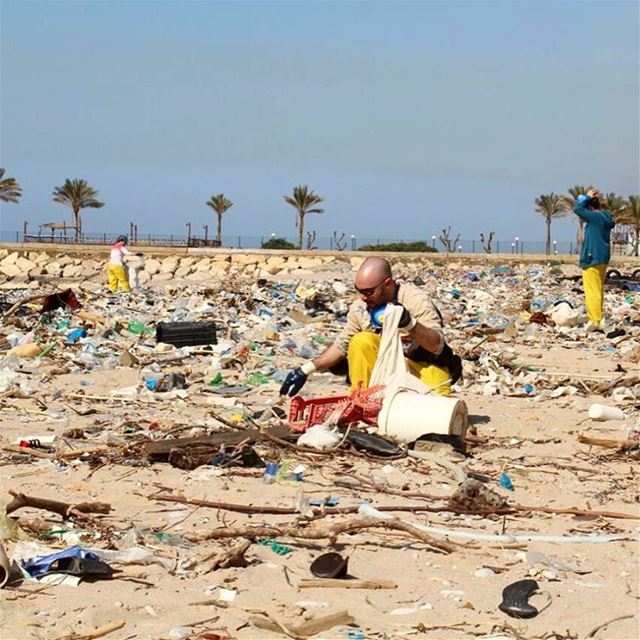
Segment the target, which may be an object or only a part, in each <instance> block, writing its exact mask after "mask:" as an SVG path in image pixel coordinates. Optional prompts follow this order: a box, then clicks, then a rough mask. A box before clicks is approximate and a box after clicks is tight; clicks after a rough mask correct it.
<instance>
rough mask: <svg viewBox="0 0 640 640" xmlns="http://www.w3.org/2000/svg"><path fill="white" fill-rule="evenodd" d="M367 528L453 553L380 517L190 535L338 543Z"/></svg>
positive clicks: (417, 532)
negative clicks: (400, 533)
mask: <svg viewBox="0 0 640 640" xmlns="http://www.w3.org/2000/svg"><path fill="white" fill-rule="evenodd" d="M364 529H391V530H395V531H404V532H405V533H408V534H409V535H411V536H413V537H414V538H417V539H418V540H420V541H421V542H424V543H425V544H427V545H428V546H430V547H432V548H433V549H437V550H438V551H440V552H442V553H451V551H453V545H451V544H449V543H447V542H441V541H439V540H436V539H435V538H432V537H431V536H430V535H428V534H425V533H423V532H422V531H420V530H418V529H416V527H414V526H412V525H410V524H407V523H406V522H402V521H400V520H397V519H391V520H377V519H375V518H354V519H353V520H347V521H346V522H336V523H334V524H330V525H315V526H313V527H308V528H301V527H277V526H264V527H223V528H220V529H214V530H213V531H210V532H209V533H206V534H204V535H200V536H197V535H191V536H186V537H187V539H188V540H190V541H191V542H202V541H204V540H221V539H224V538H276V537H288V538H300V539H303V540H319V539H322V538H329V540H330V541H331V542H332V543H335V541H336V538H337V537H338V536H339V535H340V534H341V533H358V532H360V531H362V530H364Z"/></svg>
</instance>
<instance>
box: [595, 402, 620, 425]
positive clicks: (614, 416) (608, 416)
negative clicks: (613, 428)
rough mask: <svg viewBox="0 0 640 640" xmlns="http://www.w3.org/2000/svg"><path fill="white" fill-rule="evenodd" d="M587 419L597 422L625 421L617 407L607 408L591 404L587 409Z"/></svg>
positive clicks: (603, 405) (602, 405) (604, 405)
mask: <svg viewBox="0 0 640 640" xmlns="http://www.w3.org/2000/svg"><path fill="white" fill-rule="evenodd" d="M589 417H590V418H591V419H592V420H597V421H599V422H604V421H605V420H625V419H626V416H625V415H624V412H623V411H621V410H620V409H618V407H608V406H607V405H606V404H592V405H591V406H590V407H589Z"/></svg>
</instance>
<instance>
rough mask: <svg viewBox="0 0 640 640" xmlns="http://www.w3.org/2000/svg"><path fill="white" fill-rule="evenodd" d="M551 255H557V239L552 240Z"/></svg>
mask: <svg viewBox="0 0 640 640" xmlns="http://www.w3.org/2000/svg"><path fill="white" fill-rule="evenodd" d="M553 255H554V256H557V255H558V241H557V240H554V241H553Z"/></svg>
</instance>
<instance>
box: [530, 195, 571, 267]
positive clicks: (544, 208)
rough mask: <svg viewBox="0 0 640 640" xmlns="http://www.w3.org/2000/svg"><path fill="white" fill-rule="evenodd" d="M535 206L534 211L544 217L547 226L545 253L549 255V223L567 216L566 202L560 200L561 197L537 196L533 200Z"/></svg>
mask: <svg viewBox="0 0 640 640" xmlns="http://www.w3.org/2000/svg"><path fill="white" fill-rule="evenodd" d="M535 204H536V211H537V212H538V213H539V214H541V215H542V216H544V220H545V222H546V224H547V240H546V245H545V252H546V254H547V255H549V254H550V253H551V221H552V220H553V218H559V217H561V216H564V215H566V214H567V207H566V202H565V201H564V200H563V199H562V196H558V195H556V194H555V193H550V194H548V195H545V194H541V195H539V196H538V197H537V198H536V200H535Z"/></svg>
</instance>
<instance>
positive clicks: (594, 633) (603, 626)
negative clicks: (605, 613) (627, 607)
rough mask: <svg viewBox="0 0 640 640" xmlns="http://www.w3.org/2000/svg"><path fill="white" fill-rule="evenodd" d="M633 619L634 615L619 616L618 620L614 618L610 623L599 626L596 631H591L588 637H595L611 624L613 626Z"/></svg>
mask: <svg viewBox="0 0 640 640" xmlns="http://www.w3.org/2000/svg"><path fill="white" fill-rule="evenodd" d="M633 617H634V616H633V614H630V615H626V616H618V617H617V618H613V620H609V621H608V622H603V623H602V624H599V625H598V626H597V627H595V628H594V629H591V631H589V633H588V634H587V635H586V637H587V638H593V637H595V635H596V633H598V631H600V629H604V628H605V627H608V626H609V625H610V624H613V623H614V622H618V621H619V620H628V619H629V618H633Z"/></svg>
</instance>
